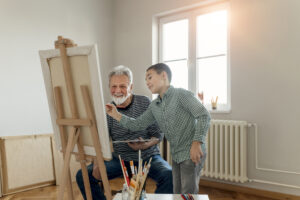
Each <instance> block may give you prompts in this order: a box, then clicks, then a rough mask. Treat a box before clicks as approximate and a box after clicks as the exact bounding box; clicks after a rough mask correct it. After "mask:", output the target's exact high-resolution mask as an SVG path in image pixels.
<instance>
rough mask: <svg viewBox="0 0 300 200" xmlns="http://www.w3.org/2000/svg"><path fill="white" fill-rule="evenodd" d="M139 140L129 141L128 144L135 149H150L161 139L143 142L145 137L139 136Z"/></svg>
mask: <svg viewBox="0 0 300 200" xmlns="http://www.w3.org/2000/svg"><path fill="white" fill-rule="evenodd" d="M139 140H140V141H139V142H128V143H127V144H128V146H129V147H130V148H132V149H133V150H135V151H138V150H145V149H148V148H150V147H151V146H153V145H155V144H157V143H158V142H159V140H157V141H156V140H154V141H149V142H143V140H144V139H143V138H141V137H139Z"/></svg>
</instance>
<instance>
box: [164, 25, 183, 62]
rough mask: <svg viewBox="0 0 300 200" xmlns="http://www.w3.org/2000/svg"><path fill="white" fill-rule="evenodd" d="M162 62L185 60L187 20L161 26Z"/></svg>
mask: <svg viewBox="0 0 300 200" xmlns="http://www.w3.org/2000/svg"><path fill="white" fill-rule="evenodd" d="M162 41H163V43H162V45H163V61H168V60H177V59H184V58H187V52H188V20H187V19H185V20H180V21H175V22H170V23H166V24H164V25H163V40H162Z"/></svg>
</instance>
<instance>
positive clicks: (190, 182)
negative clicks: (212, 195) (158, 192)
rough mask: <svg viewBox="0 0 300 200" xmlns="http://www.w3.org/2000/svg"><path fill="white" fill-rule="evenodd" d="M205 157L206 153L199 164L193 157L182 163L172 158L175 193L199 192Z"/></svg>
mask: <svg viewBox="0 0 300 200" xmlns="http://www.w3.org/2000/svg"><path fill="white" fill-rule="evenodd" d="M205 158H206V153H205V154H204V156H203V157H202V158H201V161H200V163H198V164H197V165H196V164H195V163H193V161H192V160H191V159H189V160H185V161H183V162H181V163H176V162H175V161H173V160H172V169H173V186H174V194H198V192H199V181H200V175H201V169H202V168H203V166H204V161H205Z"/></svg>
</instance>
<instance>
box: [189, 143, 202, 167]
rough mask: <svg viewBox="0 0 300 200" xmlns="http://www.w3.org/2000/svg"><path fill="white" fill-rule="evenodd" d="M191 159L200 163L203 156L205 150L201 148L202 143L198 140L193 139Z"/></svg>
mask: <svg viewBox="0 0 300 200" xmlns="http://www.w3.org/2000/svg"><path fill="white" fill-rule="evenodd" d="M190 157H191V160H192V161H193V162H194V163H195V164H198V163H199V162H200V159H201V158H202V157H203V152H202V148H201V143H200V142H198V141H193V143H192V147H191V151H190Z"/></svg>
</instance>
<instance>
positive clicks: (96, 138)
mask: <svg viewBox="0 0 300 200" xmlns="http://www.w3.org/2000/svg"><path fill="white" fill-rule="evenodd" d="M80 89H81V93H82V96H83V101H84V105H85V110H86V111H87V115H88V118H89V119H91V120H92V126H90V129H91V133H92V138H93V143H94V147H95V151H96V157H97V162H98V166H99V171H100V174H101V178H102V182H103V186H104V194H105V197H106V199H107V200H111V199H112V196H111V189H110V185H109V182H108V178H107V172H106V167H105V164H104V159H103V156H102V149H101V144H100V142H99V135H98V130H97V126H96V120H95V115H94V113H93V107H92V103H91V101H90V96H89V92H88V87H87V86H80Z"/></svg>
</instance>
